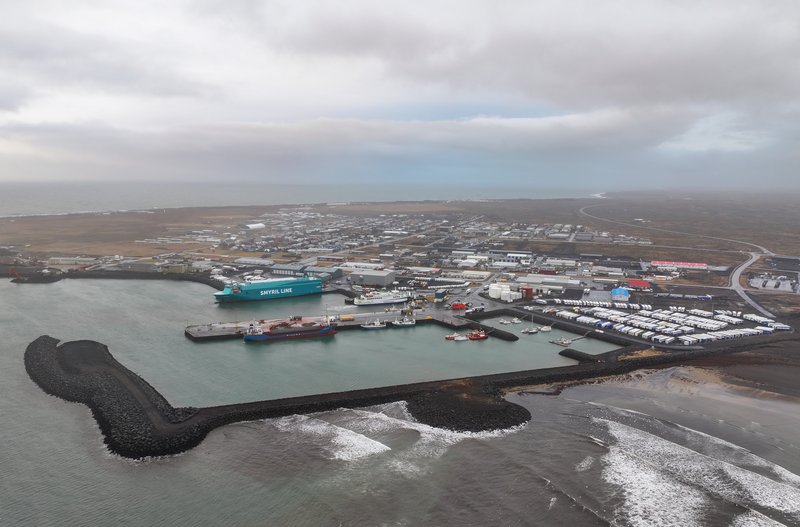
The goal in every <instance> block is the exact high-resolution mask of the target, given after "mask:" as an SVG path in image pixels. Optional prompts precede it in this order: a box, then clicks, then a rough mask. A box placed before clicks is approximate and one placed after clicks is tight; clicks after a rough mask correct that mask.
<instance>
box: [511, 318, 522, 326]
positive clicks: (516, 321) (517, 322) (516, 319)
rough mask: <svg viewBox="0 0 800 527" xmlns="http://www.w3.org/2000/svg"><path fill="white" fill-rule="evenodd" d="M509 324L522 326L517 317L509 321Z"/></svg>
mask: <svg viewBox="0 0 800 527" xmlns="http://www.w3.org/2000/svg"><path fill="white" fill-rule="evenodd" d="M511 323H512V324H522V321H521V320H520V319H518V318H517V317H514V318H512V319H511Z"/></svg>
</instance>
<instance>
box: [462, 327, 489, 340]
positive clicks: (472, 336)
mask: <svg viewBox="0 0 800 527" xmlns="http://www.w3.org/2000/svg"><path fill="white" fill-rule="evenodd" d="M467 338H468V339H469V340H485V339H488V338H489V335H487V334H486V332H485V331H484V330H482V329H473V330H472V331H470V332H469V333H468V334H467Z"/></svg>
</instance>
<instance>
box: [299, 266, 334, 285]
mask: <svg viewBox="0 0 800 527" xmlns="http://www.w3.org/2000/svg"><path fill="white" fill-rule="evenodd" d="M303 272H304V273H305V274H306V275H308V276H313V277H315V278H319V279H320V280H322V281H323V282H327V281H329V280H336V279H337V278H341V277H342V275H343V274H344V273H343V272H342V270H341V269H340V268H338V267H317V266H314V265H309V266H308V267H306V268H305V269H304V270H303Z"/></svg>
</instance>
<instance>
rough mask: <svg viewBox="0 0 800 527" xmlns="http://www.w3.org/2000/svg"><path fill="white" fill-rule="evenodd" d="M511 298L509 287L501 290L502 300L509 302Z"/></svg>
mask: <svg viewBox="0 0 800 527" xmlns="http://www.w3.org/2000/svg"><path fill="white" fill-rule="evenodd" d="M510 299H511V291H509V290H508V289H504V290H503V291H501V292H500V300H502V301H503V302H508V301H509V300H510Z"/></svg>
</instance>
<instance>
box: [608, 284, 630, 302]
mask: <svg viewBox="0 0 800 527" xmlns="http://www.w3.org/2000/svg"><path fill="white" fill-rule="evenodd" d="M630 298H631V293H630V291H628V290H627V289H624V288H622V287H617V288H616V289H612V290H611V300H613V301H614V302H627V301H628V300H630Z"/></svg>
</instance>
